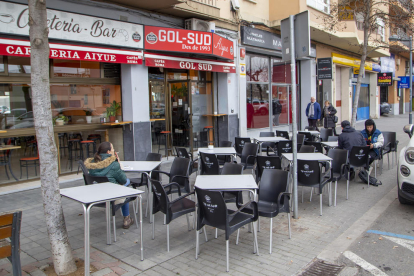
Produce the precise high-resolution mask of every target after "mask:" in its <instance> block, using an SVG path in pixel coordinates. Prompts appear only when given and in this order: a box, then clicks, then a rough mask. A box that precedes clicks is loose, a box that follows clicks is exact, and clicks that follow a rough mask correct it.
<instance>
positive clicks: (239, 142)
mask: <svg viewBox="0 0 414 276" xmlns="http://www.w3.org/2000/svg"><path fill="white" fill-rule="evenodd" d="M234 140H235V144H234V145H235V147H236V152H237V154H239V155H241V154H242V152H243V148H244V145H245V144H247V143H251V140H250V138H248V137H236V138H234Z"/></svg>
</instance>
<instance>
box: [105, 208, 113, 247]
mask: <svg viewBox="0 0 414 276" xmlns="http://www.w3.org/2000/svg"><path fill="white" fill-rule="evenodd" d="M105 205H106V208H105V211H106V244H112V237H111V202H110V201H107V202H106V203H105Z"/></svg>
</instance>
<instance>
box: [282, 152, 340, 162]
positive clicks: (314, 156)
mask: <svg viewBox="0 0 414 276" xmlns="http://www.w3.org/2000/svg"><path fill="white" fill-rule="evenodd" d="M282 156H283V157H284V158H286V159H287V160H289V161H293V153H283V154H282ZM297 156H298V159H300V160H309V161H310V160H317V161H331V160H332V158H330V157H328V156H326V155H324V154H322V153H320V152H315V153H298V154H297Z"/></svg>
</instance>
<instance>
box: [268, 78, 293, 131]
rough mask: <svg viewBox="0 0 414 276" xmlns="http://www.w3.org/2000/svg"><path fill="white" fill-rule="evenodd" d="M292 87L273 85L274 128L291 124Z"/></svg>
mask: <svg viewBox="0 0 414 276" xmlns="http://www.w3.org/2000/svg"><path fill="white" fill-rule="evenodd" d="M289 110H290V85H272V114H273V126H279V125H288V124H289V123H290V116H289V113H290V112H289Z"/></svg>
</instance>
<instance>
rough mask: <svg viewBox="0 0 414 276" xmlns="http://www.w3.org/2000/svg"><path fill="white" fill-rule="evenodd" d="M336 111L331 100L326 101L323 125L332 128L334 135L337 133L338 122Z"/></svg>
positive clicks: (323, 111) (323, 110)
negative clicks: (336, 121)
mask: <svg viewBox="0 0 414 276" xmlns="http://www.w3.org/2000/svg"><path fill="white" fill-rule="evenodd" d="M336 112H337V111H336V108H335V107H333V105H332V104H331V103H330V102H329V101H325V106H324V107H323V109H322V118H323V127H324V128H327V129H328V128H332V129H333V133H334V135H336V129H335V127H336V123H335V121H334V117H335V114H336Z"/></svg>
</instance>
